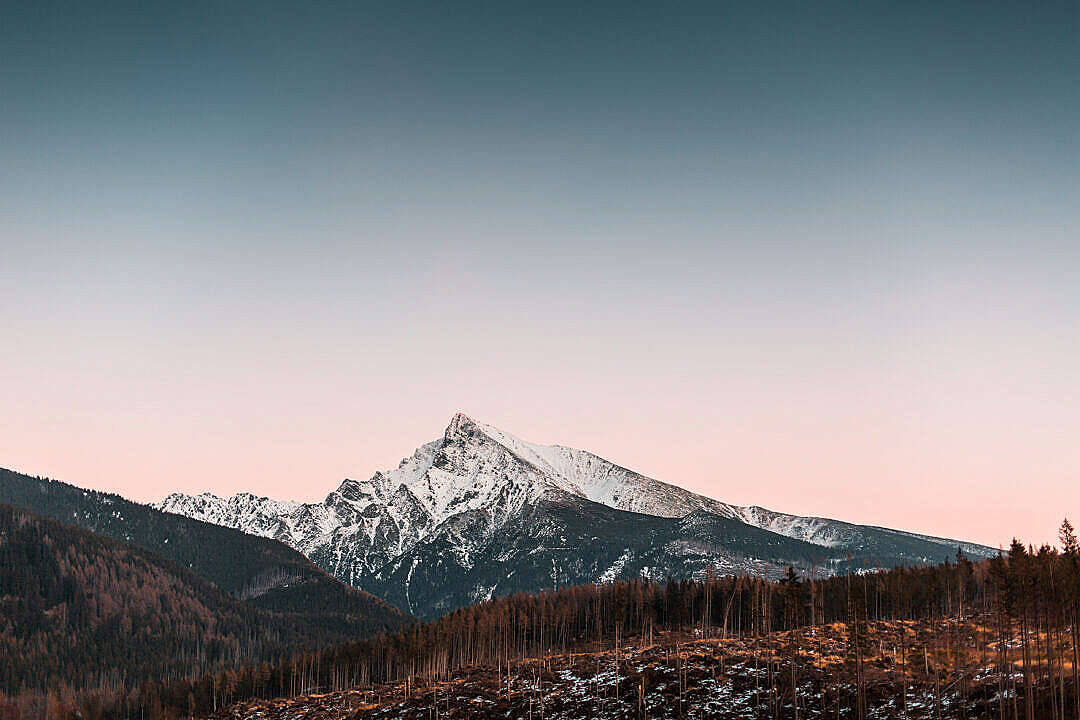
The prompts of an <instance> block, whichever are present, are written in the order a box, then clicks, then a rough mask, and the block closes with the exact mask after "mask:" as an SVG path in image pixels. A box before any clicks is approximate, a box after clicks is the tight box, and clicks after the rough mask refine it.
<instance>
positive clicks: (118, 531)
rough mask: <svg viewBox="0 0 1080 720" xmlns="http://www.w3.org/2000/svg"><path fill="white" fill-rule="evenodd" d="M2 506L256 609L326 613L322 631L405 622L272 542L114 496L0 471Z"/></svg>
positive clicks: (357, 632)
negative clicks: (165, 566) (172, 567)
mask: <svg viewBox="0 0 1080 720" xmlns="http://www.w3.org/2000/svg"><path fill="white" fill-rule="evenodd" d="M0 503H6V504H8V505H13V506H15V507H21V508H25V509H27V510H30V511H31V512H34V513H37V514H39V515H43V516H45V517H50V518H53V519H55V520H58V521H60V522H63V523H66V524H69V525H75V526H78V527H81V528H85V529H86V530H89V531H91V532H93V533H95V534H97V535H103V536H106V537H111V538H114V539H117V540H121V541H123V542H126V543H130V544H131V545H134V546H135V547H138V548H142V549H144V550H149V551H150V552H153V553H155V554H157V555H160V556H161V557H163V558H165V559H167V560H171V561H172V562H174V563H176V564H177V565H179V566H181V567H184V568H188V569H190V570H191V571H192V572H194V573H195V574H196V575H199V576H200V577H202V578H204V579H206V580H209V581H210V582H212V583H214V584H215V585H217V586H218V587H219V588H221V589H222V590H224V591H225V592H227V593H229V594H231V595H233V596H234V597H237V598H239V599H244V600H251V601H252V602H253V603H254V604H256V605H258V606H259V607H264V608H266V609H270V610H279V611H282V612H295V611H302V612H305V613H312V612H316V611H318V612H322V613H325V614H326V615H327V617H326V618H325V623H326V625H327V626H329V627H333V628H335V630H336V631H337V632H339V633H342V634H343V635H344V636H346V637H358V636H362V635H364V634H370V633H371V632H372V631H373V630H381V629H383V628H392V629H396V628H399V627H401V626H402V624H403V623H405V622H406V621H407V619H408V616H406V615H405V614H404V613H401V612H400V611H398V610H397V609H396V608H393V607H392V606H390V605H389V604H387V603H385V602H383V601H382V600H380V599H378V598H376V597H375V596H373V595H371V594H369V593H365V592H362V591H359V590H356V589H355V588H352V587H350V586H348V585H345V584H344V583H342V582H340V581H338V580H337V579H335V578H333V577H332V576H330V575H328V574H327V573H326V572H324V571H323V570H322V569H320V568H319V567H317V566H316V565H315V564H314V563H312V562H311V561H310V560H308V559H307V558H305V557H304V556H303V555H301V554H300V553H299V552H297V551H296V550H293V549H292V548H290V547H288V546H286V545H284V544H282V543H280V542H278V541H276V540H271V539H268V538H261V537H255V536H253V535H247V534H245V533H242V532H240V531H238V530H233V529H230V528H225V527H221V526H220V525H212V524H210V523H204V522H200V521H198V520H192V519H191V518H187V517H183V516H181V515H174V514H172V513H166V512H161V511H160V510H155V509H154V508H152V507H149V506H148V505H140V504H138V503H134V502H131V501H129V500H125V499H124V498H122V497H120V496H119V495H112V494H108V493H101V492H96V491H93V490H83V489H81V488H77V487H74V486H72V485H68V484H67V483H63V482H59V481H57V480H50V479H47V478H37V477H30V476H28V475H23V474H20V473H16V472H12V471H10V470H4V469H0Z"/></svg>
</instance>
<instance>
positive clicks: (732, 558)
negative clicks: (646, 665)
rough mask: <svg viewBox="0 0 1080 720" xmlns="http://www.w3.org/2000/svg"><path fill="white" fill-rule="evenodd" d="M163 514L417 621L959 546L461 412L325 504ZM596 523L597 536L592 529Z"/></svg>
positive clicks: (216, 502) (203, 503)
mask: <svg viewBox="0 0 1080 720" xmlns="http://www.w3.org/2000/svg"><path fill="white" fill-rule="evenodd" d="M157 507H159V508H160V509H162V510H166V511H169V512H174V513H178V514H182V515H188V516H190V517H194V518H197V519H200V520H205V521H207V522H212V523H217V524H222V525H227V526H229V527H234V528H237V529H240V530H243V531H245V532H249V533H252V534H256V535H263V536H267V537H273V538H276V539H279V540H281V541H283V542H285V543H287V544H289V545H292V546H293V547H295V548H296V549H298V550H299V551H300V552H302V553H304V554H305V555H307V556H308V557H309V558H310V559H311V560H312V561H314V562H315V563H316V564H318V565H319V566H321V567H323V568H324V569H326V570H327V571H329V572H330V573H332V574H333V575H335V576H336V577H338V578H340V579H342V580H344V581H346V582H348V583H350V584H353V585H356V586H358V587H361V588H364V589H366V590H369V591H372V592H375V593H377V594H380V595H382V596H383V597H386V598H388V599H391V600H392V601H393V602H396V603H398V604H399V606H400V607H403V608H408V609H409V610H411V611H413V612H416V613H418V614H420V615H422V616H430V615H432V614H436V613H439V612H444V611H446V610H449V609H452V608H453V607H457V606H459V605H461V604H467V603H468V602H472V601H475V600H476V599H478V598H483V597H488V596H491V595H492V594H503V593H506V592H513V591H516V590H532V589H537V588H540V587H547V586H550V585H553V584H561V583H566V582H602V581H605V580H611V579H614V578H616V577H630V576H640V575H642V574H645V575H649V576H655V577H666V576H667V575H671V576H680V575H685V574H688V573H696V572H704V571H705V570H706V568H709V569H711V570H712V571H714V572H754V573H762V574H769V573H774V572H777V571H778V570H779V568H781V567H782V566H783V563H795V564H798V565H800V566H802V567H805V568H810V567H816V568H818V569H820V570H821V571H824V572H836V571H838V570H843V569H845V568H847V567H865V566H888V565H896V564H901V563H907V564H918V563H925V562H931V561H940V560H942V559H945V558H948V557H951V556H953V555H955V553H956V548H957V543H956V542H955V541H951V540H940V539H937V538H927V537H923V536H919V535H913V534H910V533H903V532H899V531H893V530H886V529H882V528H873V527H868V526H859V525H852V524H850V523H843V522H839V521H834V520H827V519H822V518H803V517H798V516H792V515H785V514H783V513H776V512H773V511H769V510H765V509H763V508H758V507H739V506H734V505H729V504H726V503H723V502H720V501H718V500H714V499H712V498H708V497H705V496H702V495H698V494H695V493H692V492H690V491H688V490H684V489H683V488H679V487H676V486H674V485H669V484H667V483H663V482H660V481H658V480H653V479H651V478H648V477H645V476H643V475H640V474H638V473H635V472H633V471H632V470H628V469H626V468H623V467H620V466H618V465H615V464H614V463H611V462H609V461H607V460H604V459H603V458H601V457H598V456H596V455H593V454H592V453H588V452H585V451H582V450H575V449H573V448H567V447H562V446H558V445H550V446H548V445H537V444H533V443H529V442H526V441H523V440H521V439H519V438H517V437H515V436H513V435H511V434H509V433H506V432H504V431H502V430H499V429H498V428H495V427H493V426H490V425H484V424H481V423H477V422H475V421H474V420H472V419H471V418H469V417H467V416H465V415H462V414H460V413H459V414H458V415H455V416H454V418H453V419H452V420H451V421H450V424H449V425H448V426H447V428H446V430H445V432H444V433H443V436H442V437H441V438H439V439H437V440H434V441H432V442H429V443H426V444H424V445H422V446H420V447H419V448H417V450H416V451H415V452H414V453H413V454H412V455H411V456H410V457H407V458H405V459H403V460H402V461H401V463H400V464H399V465H398V467H396V468H394V469H393V470H389V471H386V472H377V473H375V475H373V476H372V477H371V478H370V479H368V480H364V481H356V480H345V481H344V482H343V483H342V484H341V485H340V486H339V487H338V488H337V489H336V490H334V491H333V492H331V493H330V494H329V495H327V497H326V499H325V500H324V501H323V502H321V503H307V504H302V503H291V502H279V501H276V500H271V499H268V498H262V497H256V496H253V495H250V494H246V493H245V494H240V495H235V496H232V497H230V498H218V497H215V496H213V495H209V494H203V495H198V496H187V495H182V494H173V495H170V496H169V497H167V498H165V500H163V501H162V502H161V503H159V504H158V505H157ZM586 517H587V518H591V520H590V523H591V524H585V525H583V524H582V518H586ZM560 548H561V549H560ZM776 548H784V552H783V553H779V554H778V553H777V552H776ZM966 549H967V551H969V552H971V553H972V554H976V555H978V554H984V553H983V552H982V551H983V550H987V549H984V548H980V547H979V546H968V547H967V548H966Z"/></svg>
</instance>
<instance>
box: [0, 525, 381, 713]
mask: <svg viewBox="0 0 1080 720" xmlns="http://www.w3.org/2000/svg"><path fill="white" fill-rule="evenodd" d="M313 610H316V611H314V612H294V613H281V612H275V611H270V610H266V609H262V608H260V607H256V606H254V605H252V604H250V603H245V602H242V601H240V600H238V599H235V598H233V597H231V596H229V595H227V594H226V593H224V592H222V591H221V590H220V589H219V588H218V587H216V586H214V585H213V584H211V583H209V582H207V581H206V580H204V579H202V578H200V577H199V576H197V575H196V574H195V573H194V572H192V571H190V570H188V569H185V568H182V567H179V566H177V565H175V564H174V563H171V562H169V561H168V560H165V559H163V558H161V557H159V556H157V555H154V554H152V553H150V552H147V551H145V550H142V549H139V548H136V547H133V546H131V545H128V544H126V543H122V542H119V541H117V540H113V539H111V538H105V537H100V536H98V535H95V534H93V533H90V532H88V531H86V530H83V529H80V528H75V527H72V526H69V525H65V524H62V523H59V522H57V521H55V520H52V519H49V518H44V517H41V516H39V515H35V514H33V513H31V512H29V511H27V510H24V509H20V508H14V507H11V506H8V505H0V657H2V658H4V660H3V662H2V663H0V690H3V691H5V692H8V693H16V692H18V691H20V690H34V689H52V690H55V689H57V688H61V687H74V688H93V687H125V686H131V685H132V684H133V683H134V684H135V685H137V684H138V683H141V682H143V681H146V680H150V679H155V680H169V679H171V678H178V677H184V676H198V675H201V674H204V673H206V672H208V671H211V670H213V669H215V668H219V667H222V666H227V665H235V664H237V663H238V662H257V661H268V660H274V659H277V658H279V657H280V656H282V655H283V654H284V653H286V652H288V651H290V650H293V649H296V648H299V647H304V646H306V647H319V646H324V645H327V644H329V643H332V642H335V641H336V642H341V641H342V640H343V639H346V638H349V637H355V636H354V635H352V631H353V630H355V629H356V628H357V627H362V626H363V627H366V628H367V629H368V631H369V632H372V631H375V630H379V629H382V628H381V627H378V626H376V624H375V623H374V622H373V621H371V620H361V619H359V618H350V622H349V623H348V625H346V623H345V618H344V617H342V618H341V619H340V620H339V621H338V622H336V623H335V622H327V620H328V618H327V617H326V616H325V615H324V614H322V613H320V612H318V611H317V608H313ZM361 623H364V624H363V625H362V624H361Z"/></svg>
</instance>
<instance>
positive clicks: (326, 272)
mask: <svg viewBox="0 0 1080 720" xmlns="http://www.w3.org/2000/svg"><path fill="white" fill-rule="evenodd" d="M1078 221H1080V8H1078V6H1077V5H1076V4H1075V3H1060V4H1058V3H1054V2H1045V3H1031V4H1020V3H1017V4H1006V3H971V4H966V3H937V4H930V3H908V2H858V3H848V4H839V3H835V4H834V3H815V4H802V3H800V4H785V3H776V4H773V3H741V4H726V3H720V2H710V3H701V4H697V3H692V2H686V3H664V4H661V3H655V4H652V3H637V2H619V3H606V2H597V3H565V4H564V3H540V2H516V1H513V0H511V1H508V2H498V3H490V4H488V3H430V4H429V3H416V2H410V1H408V0H405V1H404V2H359V1H357V2H348V3H345V2H333V1H330V0H326V1H323V2H316V3H281V2H273V1H268V2H263V1H260V2H244V1H241V0H238V1H237V2H230V3H204V2H198V1H197V0H196V1H194V2H185V3H156V2H139V3H129V4H125V3H75V2H71V3H54V2H49V1H48V0H45V1H43V2H33V3H29V2H28V3H25V4H24V3H15V4H11V5H6V6H5V10H4V12H3V14H2V15H0V330H2V334H3V335H2V336H3V338H4V340H5V342H4V343H3V352H2V354H0V409H2V412H0V466H2V467H8V468H11V469H15V470H19V471H22V472H26V473H29V474H34V475H47V476H50V477H55V478H58V479H61V480H64V481H67V482H70V483H73V484H76V485H80V486H84V487H93V488H98V489H103V490H109V491H114V492H119V493H121V494H123V495H125V496H128V497H130V498H133V499H136V500H140V501H151V500H155V499H158V498H160V497H162V496H164V495H165V494H167V493H169V492H173V491H183V492H202V491H206V490H209V491H213V492H215V493H217V494H230V493H233V492H237V491H252V492H255V493H258V494H260V495H268V496H271V497H278V498H290V499H299V500H317V499H321V498H322V497H323V496H325V494H326V493H327V492H328V491H329V490H331V489H333V488H334V487H336V486H337V485H338V483H339V482H340V481H341V480H342V479H343V478H345V477H354V478H362V477H369V476H370V475H372V474H373V473H374V472H375V471H376V470H380V469H385V468H388V467H394V466H395V465H396V464H397V462H398V461H399V460H400V459H401V458H402V457H405V456H407V455H410V454H411V453H412V451H413V449H414V448H415V447H416V446H418V445H419V444H421V443H423V442H426V441H428V440H431V439H434V438H436V437H439V436H440V435H441V434H442V431H443V429H444V428H445V426H446V424H447V423H448V422H449V420H450V418H451V416H452V415H453V414H454V413H455V412H458V411H463V412H466V413H468V414H469V415H471V416H472V417H474V418H476V419H477V420H479V421H481V422H486V423H490V424H494V425H496V426H498V427H500V428H502V429H504V430H506V431H508V432H511V433H514V434H516V435H518V436H520V437H522V438H525V439H528V440H531V441H534V442H543V443H559V444H563V445H569V446H572V447H579V448H583V449H588V450H590V451H592V452H595V453H597V454H599V455H601V456H604V457H606V458H608V459H610V460H612V461H614V462H617V463H619V464H620V465H623V466H627V467H630V468H633V469H635V470H638V471H639V472H642V473H645V474H647V475H650V476H652V477H656V478H658V479H661V480H664V481H667V482H670V483H674V484H677V485H680V486H683V487H686V488H689V489H691V490H694V491H697V492H701V493H704V494H706V495H709V496H712V497H715V498H719V499H722V500H724V501H727V502H733V503H740V504H750V503H753V504H759V505H762V506H765V507H769V508H773V509H777V510H783V511H788V512H794V513H798V514H808V515H810V514H812V515H822V516H827V517H834V518H839V519H844V520H851V521H856V522H861V523H869V524H875V525H884V526H889V527H897V528H902V529H908V530H915V531H919V532H925V533H931V534H935V535H944V536H949V537H959V538H964V539H969V540H974V541H980V542H984V543H987V544H990V545H993V546H997V545H1000V544H1003V543H1005V544H1007V543H1008V541H1009V540H1010V539H1011V538H1012V537H1013V536H1014V535H1015V536H1018V537H1020V538H1022V539H1023V540H1025V541H1027V542H1034V543H1040V542H1051V541H1053V540H1054V539H1055V537H1056V528H1057V526H1058V524H1059V523H1060V522H1061V519H1062V518H1063V517H1064V516H1066V515H1069V516H1071V517H1072V518H1073V520H1074V522H1075V521H1078V520H1080V441H1078V438H1080V222H1078Z"/></svg>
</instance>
